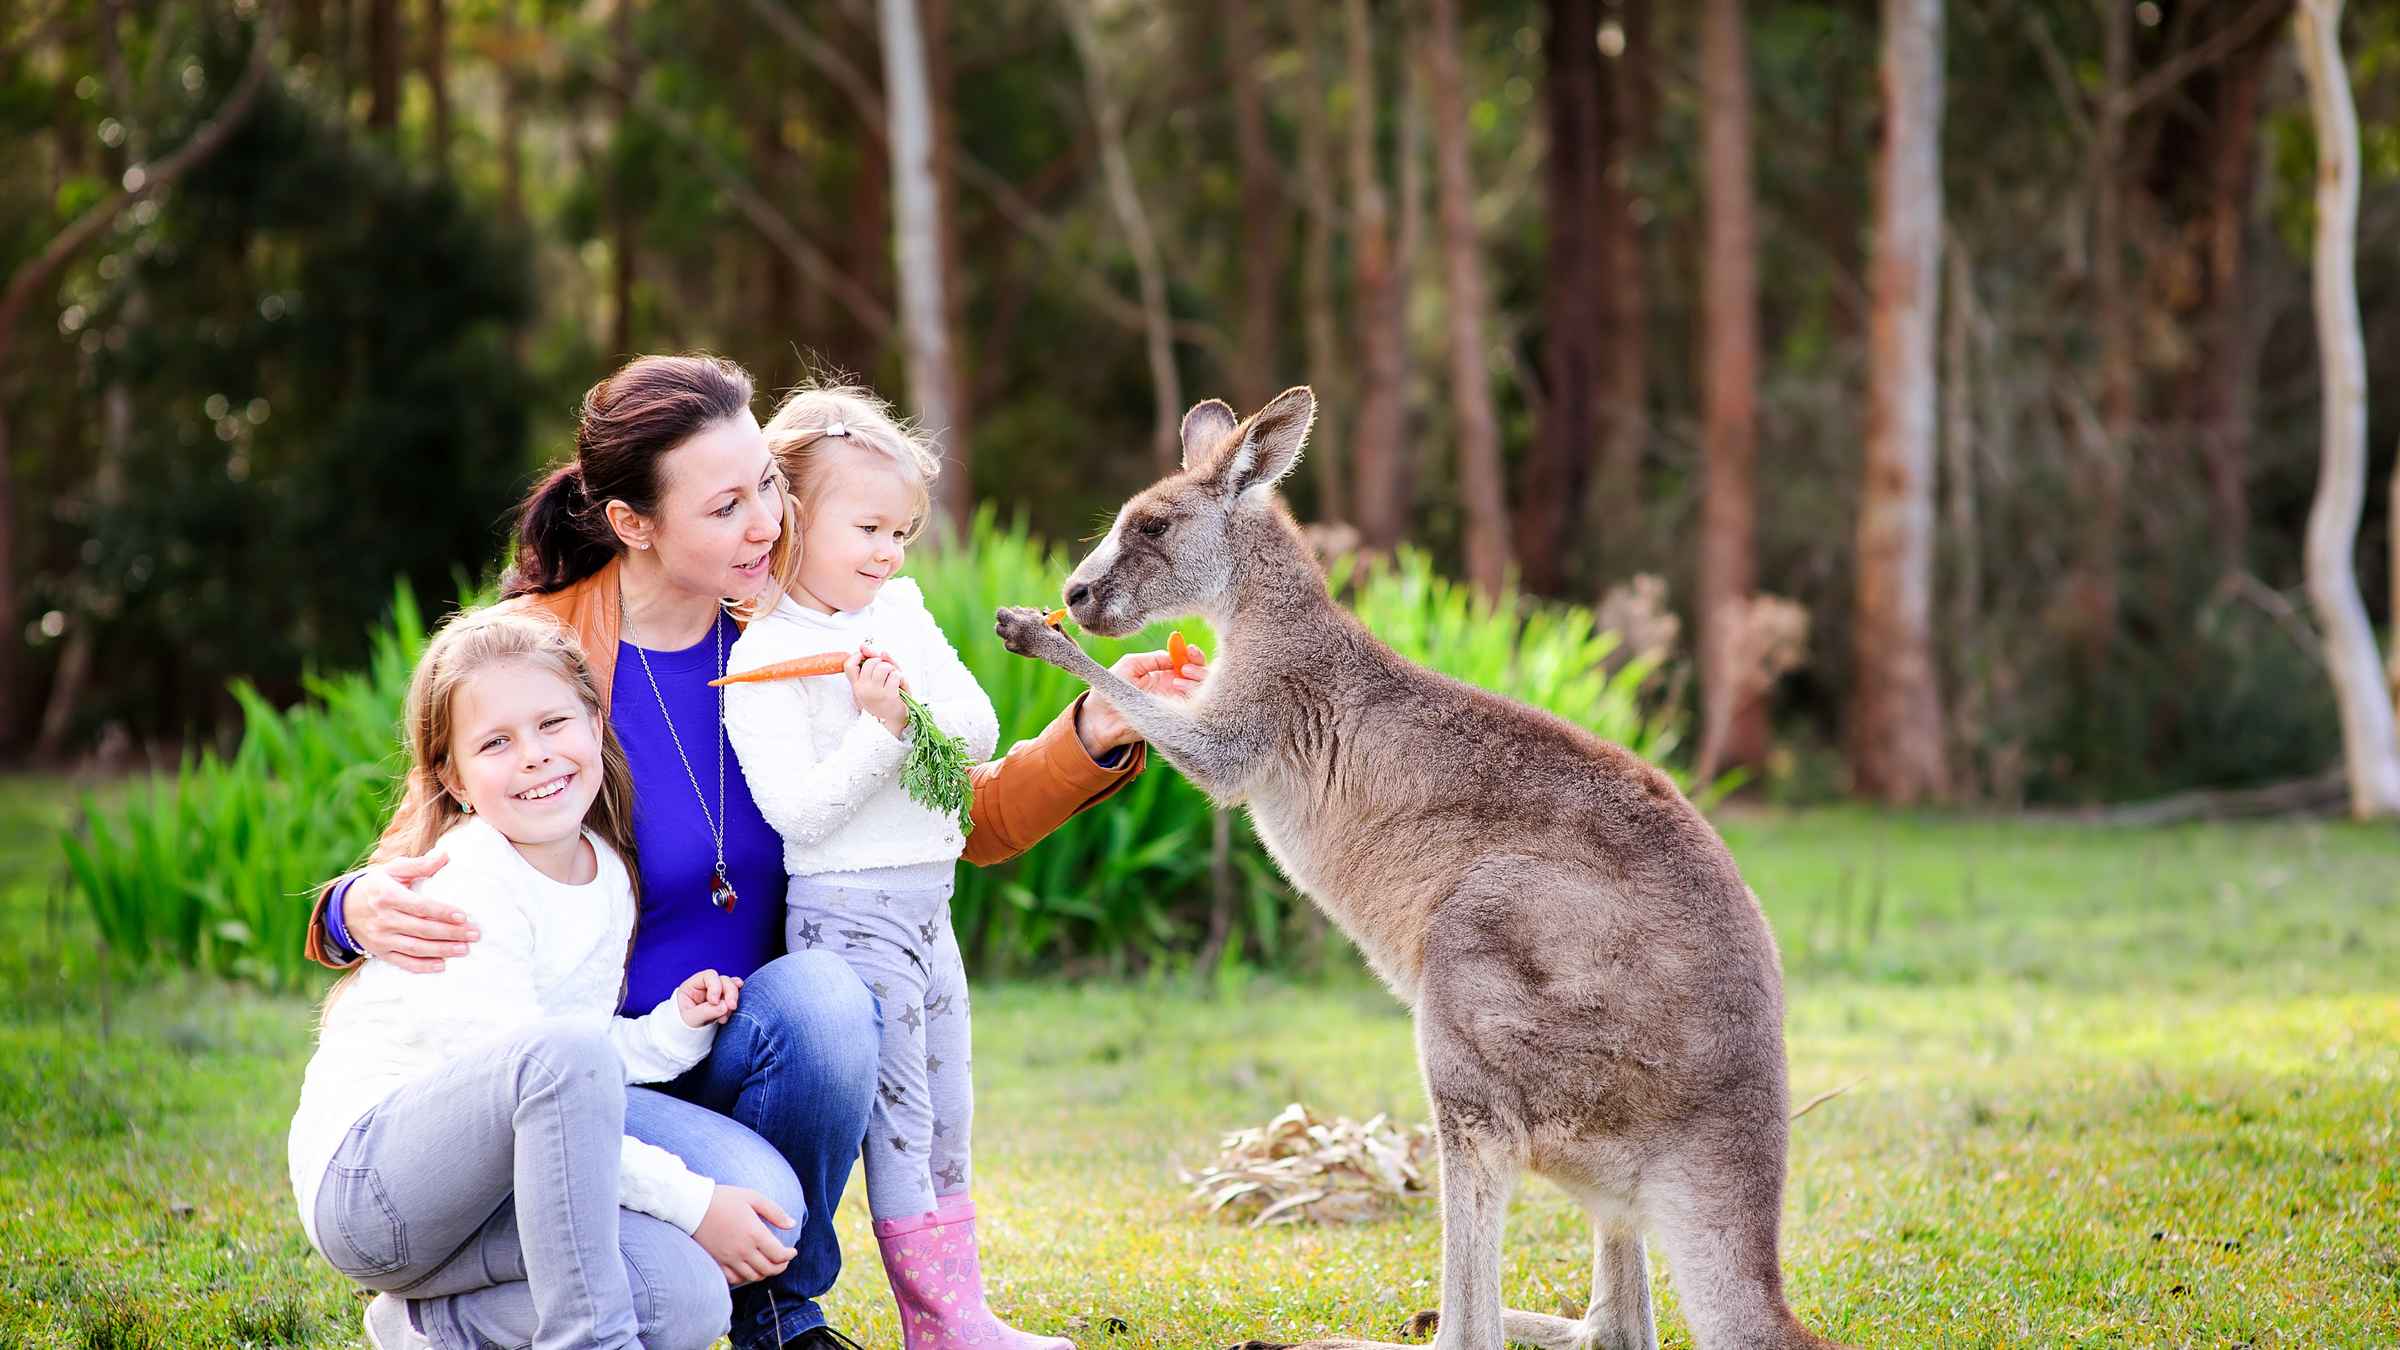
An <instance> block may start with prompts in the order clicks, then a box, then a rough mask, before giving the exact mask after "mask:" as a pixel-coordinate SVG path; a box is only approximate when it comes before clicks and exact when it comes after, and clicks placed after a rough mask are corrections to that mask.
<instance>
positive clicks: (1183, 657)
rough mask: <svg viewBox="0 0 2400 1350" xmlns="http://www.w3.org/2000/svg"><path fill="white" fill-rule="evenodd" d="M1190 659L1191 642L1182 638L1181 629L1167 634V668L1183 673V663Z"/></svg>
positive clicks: (1179, 673)
mask: <svg viewBox="0 0 2400 1350" xmlns="http://www.w3.org/2000/svg"><path fill="white" fill-rule="evenodd" d="M1191 659H1192V644H1190V643H1188V642H1186V641H1184V640H1183V631H1182V630H1181V629H1177V630H1176V631H1174V632H1172V633H1169V634H1167V662H1168V668H1169V669H1171V670H1173V671H1174V672H1175V673H1176V674H1178V675H1181V674H1182V673H1183V668H1184V666H1185V664H1187V663H1188V662H1190V660H1191Z"/></svg>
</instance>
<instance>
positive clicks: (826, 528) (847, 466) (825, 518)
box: [794, 450, 916, 613]
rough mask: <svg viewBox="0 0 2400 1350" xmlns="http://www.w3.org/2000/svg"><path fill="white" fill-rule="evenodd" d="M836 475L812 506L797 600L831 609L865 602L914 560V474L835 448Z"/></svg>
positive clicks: (832, 469) (832, 471)
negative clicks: (911, 484)
mask: <svg viewBox="0 0 2400 1350" xmlns="http://www.w3.org/2000/svg"><path fill="white" fill-rule="evenodd" d="M834 454H836V455H837V456H839V457H838V458H837V459H835V460H833V461H832V462H830V463H828V464H826V465H825V466H824V468H823V470H822V471H823V472H824V473H826V474H828V475H830V476H831V479H832V481H830V482H828V483H827V484H826V485H825V490H824V492H823V493H822V494H820V495H819V496H818V498H817V502H816V506H815V508H814V509H812V510H811V511H810V512H809V513H808V528H807V530H806V531H805V533H804V535H803V538H804V540H805V543H804V545H803V547H802V548H801V550H800V575H799V576H798V577H797V578H795V579H794V581H795V584H794V589H795V590H796V591H797V592H798V594H797V595H796V596H794V598H795V599H797V600H799V601H800V602H801V603H803V604H808V605H811V606H812V607H813V608H816V609H819V610H823V611H826V612H828V613H830V612H832V611H834V610H844V611H847V610H858V609H865V608H866V607H867V605H868V604H869V603H871V602H872V601H873V600H874V599H875V596H876V593H877V592H879V591H881V590H882V589H883V583H885V582H887V581H889V580H891V579H892V578H893V577H895V576H897V575H899V572H900V566H901V564H902V563H905V562H906V561H908V541H909V534H910V532H911V531H912V530H913V529H915V527H916V521H915V520H914V518H913V517H914V513H915V507H916V501H915V497H914V494H912V493H911V492H910V490H909V484H908V480H907V479H905V478H903V477H901V476H900V471H899V470H898V469H897V468H894V467H893V466H892V465H891V464H890V463H889V462H887V461H885V460H884V459H882V458H881V457H880V456H876V455H873V454H871V453H867V452H863V451H856V450H841V451H835V452H834Z"/></svg>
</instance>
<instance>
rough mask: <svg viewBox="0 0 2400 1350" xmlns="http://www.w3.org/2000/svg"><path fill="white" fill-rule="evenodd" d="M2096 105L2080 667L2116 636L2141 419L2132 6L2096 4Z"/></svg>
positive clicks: (2089, 168)
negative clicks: (2131, 287) (2131, 212)
mask: <svg viewBox="0 0 2400 1350" xmlns="http://www.w3.org/2000/svg"><path fill="white" fill-rule="evenodd" d="M2100 11H2101V16H2102V17H2101V24H2102V32H2103V37H2102V42H2101V48H2102V51H2101V79H2102V86H2101V91H2100V100H2099V106H2098V108H2097V110H2096V112H2095V115H2094V117H2093V121H2092V127H2093V129H2092V140H2091V146H2090V153H2089V157H2088V161H2087V164H2086V168H2085V180H2086V183H2087V185H2088V190H2089V191H2090V192H2091V194H2092V298H2093V306H2094V308H2095V309H2096V310H2097V311H2098V315H2097V318H2098V321H2099V328H2100V434H2099V435H2098V436H2096V437H2090V436H2087V437H2085V438H2083V453H2082V456H2081V459H2080V462H2079V464H2078V466H2077V472H2076V474H2075V478H2076V479H2077V480H2078V483H2077V495H2078V496H2080V497H2081V498H2082V501H2081V503H2080V504H2079V509H2080V510H2081V512H2082V514H2083V520H2082V522H2081V524H2082V529H2081V531H2080V538H2079V540H2078V543H2077V547H2076V558H2075V563H2074V566H2073V567H2072V569H2071V571H2070V575H2069V578H2068V582H2067V591H2068V599H2069V605H2070V611H2071V613H2072V614H2073V615H2074V628H2075V632H2074V634H2073V637H2074V640H2075V645H2076V647H2077V649H2078V651H2079V653H2080V655H2081V657H2082V659H2083V660H2084V662H2085V663H2086V665H2087V667H2094V668H2096V667H2097V666H2099V665H2100V664H2101V663H2102V662H2104V661H2105V660H2106V659H2107V655H2108V649H2109V647H2110V645H2111V644H2112V643H2113V642H2114V640H2115V638H2116V631H2117V605H2118V589H2119V586H2118V582H2119V577H2118V565H2117V558H2118V544H2119V540H2120V539H2121V538H2122V536H2123V534H2124V530H2125V475H2126V468H2127V462H2128V461H2129V460H2130V458H2131V457H2132V455H2133V454H2134V435H2135V422H2136V417H2137V414H2138V412H2139V405H2138V399H2139V387H2138V385H2137V379H2138V374H2137V371H2136V368H2135V356H2134V314H2133V297H2132V296H2131V295H2130V294H2129V293H2128V290H2127V282H2126V278H2125V250H2126V245H2127V240H2126V237H2125V205H2126V198H2127V197H2128V195H2130V193H2131V192H2132V185H2131V184H2129V183H2127V182H2126V181H2125V176H2126V165H2125V131H2126V123H2127V121H2128V120H2129V118H2130V117H2131V115H2132V106H2131V102H2130V97H2131V95H2130V87H2131V85H2132V83H2133V6H2131V5H2128V4H2116V3H2109V4H2103V5H2101V6H2100Z"/></svg>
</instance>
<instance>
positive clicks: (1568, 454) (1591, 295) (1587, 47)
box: [1517, 0, 1626, 594]
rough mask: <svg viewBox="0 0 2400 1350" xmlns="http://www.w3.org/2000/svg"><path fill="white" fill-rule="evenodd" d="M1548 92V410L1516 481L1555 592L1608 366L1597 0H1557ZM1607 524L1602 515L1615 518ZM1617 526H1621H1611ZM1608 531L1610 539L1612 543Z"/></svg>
mask: <svg viewBox="0 0 2400 1350" xmlns="http://www.w3.org/2000/svg"><path fill="white" fill-rule="evenodd" d="M1549 9H1550V32H1549V35H1548V37H1547V39H1546V40H1545V43H1544V48H1543V50H1544V60H1545V62H1546V65H1545V68H1544V73H1543V77H1542V79H1543V88H1542V97H1543V104H1544V110H1545V114H1546V116H1547V117H1548V119H1549V130H1550V146H1549V158H1548V161H1547V162H1546V163H1545V165H1544V166H1543V169H1544V173H1543V189H1544V210H1543V215H1544V218H1545V220H1546V222H1547V224H1548V226H1549V231H1550V240H1549V266H1548V267H1547V269H1546V272H1547V276H1546V278H1545V284H1544V287H1543V291H1542V396H1543V412H1542V420H1541V423H1540V425H1539V426H1537V427H1536V428H1535V429H1534V443H1533V446H1532V448H1531V450H1530V452H1529V453H1528V454H1527V455H1526V458H1525V464H1524V468H1523V470H1522V477H1521V481H1520V484H1519V487H1518V491H1517V538H1518V541H1519V544H1520V546H1521V552H1520V554H1519V561H1520V563H1521V564H1522V566H1523V569H1524V578H1525V585H1526V588H1527V589H1529V590H1532V591H1535V592H1539V593H1544V594H1554V593H1556V592H1557V591H1558V589H1559V587H1560V584H1561V583H1562V582H1563V581H1564V579H1565V577H1566V574H1567V568H1566V556H1565V555H1566V545H1567V533H1568V526H1569V522H1570V521H1571V519H1572V518H1573V515H1574V510H1573V508H1574V504H1575V503H1576V502H1577V501H1578V500H1580V495H1581V494H1580V493H1579V492H1578V487H1579V485H1580V484H1582V483H1583V482H1584V481H1585V480H1586V478H1587V477H1588V470H1587V467H1586V466H1588V465H1589V464H1590V463H1591V461H1592V457H1593V455H1594V454H1595V452H1596V451H1597V450H1598V448H1599V439H1600V429H1601V424H1600V416H1599V400H1600V396H1601V384H1602V372H1603V371H1604V370H1605V368H1606V362H1605V354H1606V347H1605V342H1604V339H1603V336H1602V324H1603V322H1604V320H1603V316H1602V312H1601V307H1600V300H1599V297H1600V296H1602V294H1603V293H1604V287H1605V285H1606V281H1607V279H1606V277H1605V276H1604V275H1603V271H1602V263H1601V256H1600V247H1601V244H1600V237H1601V236H1602V235H1603V234H1604V233H1605V232H1606V228H1607V222H1606V220H1605V216H1606V213H1607V207H1606V205H1605V198H1606V193H1605V191H1604V188H1605V178H1606V169H1605V162H1604V159H1605V137H1606V134H1607V131H1606V128H1607V125H1608V119H1607V118H1605V117H1604V115H1603V113H1602V99H1603V97H1604V93H1605V90H1604V87H1603V82H1602V74H1601V56H1600V46H1599V31H1600V8H1599V4H1598V3H1597V0H1550V6H1549ZM1601 495H1602V496H1603V497H1604V498H1605V499H1606V501H1605V503H1604V505H1605V506H1606V507H1607V508H1608V509H1607V510H1606V512H1605V513H1604V515H1603V517H1602V518H1603V519H1605V520H1611V521H1618V520H1622V518H1623V517H1622V516H1621V515H1619V514H1618V508H1620V507H1622V506H1624V505H1626V503H1625V502H1623V500H1622V497H1623V495H1624V494H1623V493H1621V492H1619V491H1618V490H1617V489H1616V488H1615V487H1614V486H1613V485H1611V486H1604V487H1602V489H1601ZM1607 528H1608V527H1604V529H1607ZM1608 532H1609V533H1614V530H1613V529H1608ZM1610 542H1611V541H1609V540H1603V541H1602V549H1603V551H1605V550H1606V549H1607V548H1608V546H1609V543H1610Z"/></svg>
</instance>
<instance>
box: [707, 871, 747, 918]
mask: <svg viewBox="0 0 2400 1350" xmlns="http://www.w3.org/2000/svg"><path fill="white" fill-rule="evenodd" d="M741 898H742V897H740V896H738V895H736V894H734V893H733V883H732V882H730V881H727V880H726V879H725V869H724V868H722V867H720V868H718V869H717V875H716V879H715V880H713V881H711V882H709V883H708V903H710V904H712V905H715V906H716V907H717V908H719V909H721V910H724V911H725V912H726V913H728V914H731V913H732V912H733V906H734V902H736V901H738V900H740V899H741Z"/></svg>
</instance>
